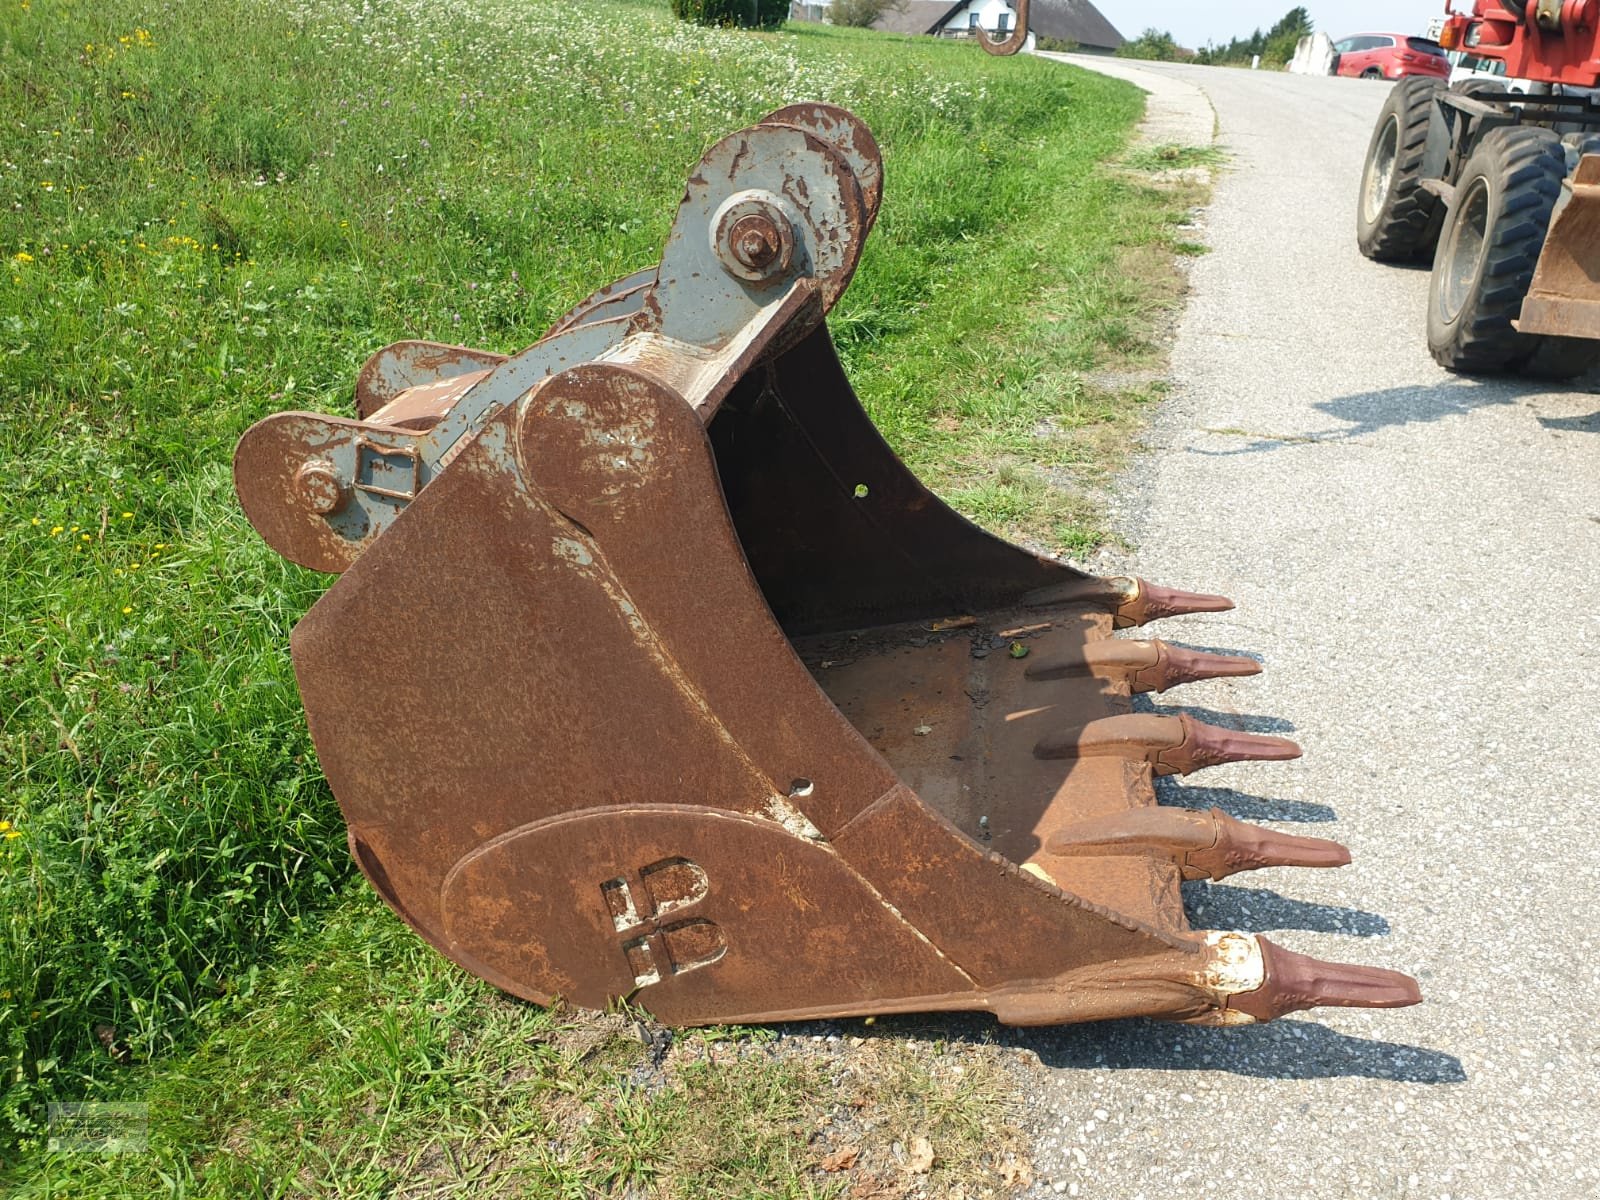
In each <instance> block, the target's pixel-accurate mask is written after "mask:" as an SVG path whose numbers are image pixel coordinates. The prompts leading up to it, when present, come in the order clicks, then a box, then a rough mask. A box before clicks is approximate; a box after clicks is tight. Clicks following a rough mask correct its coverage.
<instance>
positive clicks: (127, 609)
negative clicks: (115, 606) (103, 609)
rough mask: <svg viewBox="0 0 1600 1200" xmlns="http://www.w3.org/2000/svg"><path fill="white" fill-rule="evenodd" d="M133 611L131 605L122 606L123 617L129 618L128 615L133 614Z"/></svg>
mask: <svg viewBox="0 0 1600 1200" xmlns="http://www.w3.org/2000/svg"><path fill="white" fill-rule="evenodd" d="M132 611H133V605H131V604H124V605H123V606H122V615H123V616H127V615H128V614H129V613H131V612H132Z"/></svg>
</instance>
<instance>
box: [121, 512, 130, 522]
mask: <svg viewBox="0 0 1600 1200" xmlns="http://www.w3.org/2000/svg"><path fill="white" fill-rule="evenodd" d="M122 519H123V520H124V521H131V520H133V514H132V513H131V512H125V513H123V514H122Z"/></svg>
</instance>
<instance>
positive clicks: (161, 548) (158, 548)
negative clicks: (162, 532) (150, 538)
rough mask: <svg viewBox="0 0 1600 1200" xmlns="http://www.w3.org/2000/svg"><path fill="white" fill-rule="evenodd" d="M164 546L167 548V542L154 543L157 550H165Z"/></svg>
mask: <svg viewBox="0 0 1600 1200" xmlns="http://www.w3.org/2000/svg"><path fill="white" fill-rule="evenodd" d="M166 548H167V544H166V543H165V542H157V543H156V549H157V550H165V549H166Z"/></svg>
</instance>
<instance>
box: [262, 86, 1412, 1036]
mask: <svg viewBox="0 0 1600 1200" xmlns="http://www.w3.org/2000/svg"><path fill="white" fill-rule="evenodd" d="M883 187H884V177H883V162H882V158H881V155H880V152H879V150H878V147H877V145H876V143H875V142H874V139H873V137H872V134H871V132H870V131H869V130H868V129H867V127H866V126H865V125H864V124H863V123H862V122H861V121H859V120H858V119H857V118H856V117H854V116H853V115H852V114H850V113H849V112H847V111H845V110H842V109H839V108H835V107H831V106H828V105H824V104H800V105H794V106H791V107H787V108H784V109H780V110H779V111H777V112H774V113H772V114H771V115H769V116H768V117H766V118H765V119H764V120H762V121H760V122H759V123H757V124H756V125H754V126H752V127H750V128H747V129H743V130H740V131H738V132H736V133H734V134H731V135H730V136H728V137H726V138H724V139H723V140H722V141H720V142H718V143H717V144H716V145H714V146H712V147H711V148H710V149H709V150H707V151H706V153H705V155H704V156H703V157H702V158H701V160H700V161H699V162H698V163H697V164H695V165H694V167H693V169H692V170H691V171H690V174H689V178H688V183H687V185H686V188H685V191H684V194H683V199H682V201H681V203H680V205H679V209H678V213H677V217H676V220H675V222H674V224H673V226H672V230H671V232H670V234H669V236H668V237H667V240H666V244H665V247H664V249H663V250H662V254H661V259H660V262H659V264H658V265H656V266H653V267H650V268H648V269H646V270H642V271H639V272H637V273H636V274H633V275H630V276H628V277H627V278H625V279H622V280H619V281H617V282H615V283H612V284H610V285H609V286H607V287H604V288H602V289H601V290H599V291H597V292H595V293H594V294H593V295H592V296H590V297H589V298H588V299H587V300H585V301H583V302H582V303H581V304H579V305H578V306H577V307H576V308H574V309H573V310H572V311H571V312H570V313H568V314H567V315H566V316H565V317H563V318H562V319H561V320H559V321H557V322H556V323H555V325H554V326H553V327H552V328H551V329H550V330H549V332H548V333H546V334H545V336H544V337H543V338H541V339H540V340H539V341H538V342H536V343H535V344H534V345H532V346H531V347H529V348H527V349H525V350H523V351H522V352H521V353H519V354H515V355H510V356H508V355H505V354H502V353H499V352H496V351H491V350H482V349H472V348H468V347H463V346H448V345H440V344H436V343H428V342H419V341H405V342H400V343H397V344H395V345H392V346H389V347H388V348H386V349H384V350H381V351H379V352H378V353H377V354H375V355H374V356H373V357H372V358H371V359H370V360H369V361H368V362H367V364H366V365H365V366H364V367H363V368H362V369H361V370H360V372H359V374H358V376H357V378H356V383H355V389H354V392H355V395H354V402H355V403H354V407H355V413H354V415H353V416H350V417H340V416H328V415H322V414H317V413H309V412H289V413H279V414H277V415H273V416H269V417H267V418H265V419H263V420H262V421H260V422H258V423H257V424H256V425H254V426H253V427H252V428H251V429H250V430H249V431H248V432H246V433H245V435H244V436H243V438H242V439H241V441H240V442H239V445H238V448H237V451H236V454H235V461H234V476H235V481H236V486H237V491H238V496H239V499H240V502H241V503H242V505H243V508H244V511H245V513H246V514H247V515H248V517H249V519H250V521H251V522H252V523H253V524H254V526H255V528H256V530H257V531H258V532H259V533H260V534H261V536H262V537H263V538H265V539H266V541H267V542H268V543H270V544H271V545H272V546H273V547H274V548H275V549H276V550H278V551H279V552H280V553H281V554H283V555H284V556H286V557H287V558H289V559H291V560H293V561H294V562H296V563H300V564H302V565H304V566H306V567H310V568H313V569H315V570H317V571H323V572H328V573H331V574H334V575H336V576H337V578H336V579H335V580H334V581H333V582H332V585H331V586H330V587H329V588H328V590H327V592H326V593H325V594H324V595H323V596H322V597H321V598H320V599H319V600H318V601H317V603H316V604H315V605H314V606H313V607H312V608H311V609H310V611H309V612H308V613H307V614H306V615H305V617H304V618H303V619H302V620H301V621H300V623H299V624H298V625H297V626H296V628H295V629H294V631H293V633H292V635H291V638H290V645H291V650H292V655H293V660H294V669H295V675H296V680H297V683H298V686H299V689H300V693H301V697H302V699H303V701H304V705H305V710H306V715H307V719H308V722H309V725H310V730H311V734H312V737H313V739H314V741H315V744H316V747H317V752H318V755H319V757H320V760H321V764H322V767H323V770H324V771H325V773H326V775H327V778H328V781H329V783H330V784H331V786H332V789H333V792H334V795H335V796H336V797H337V799H338V802H339V804H340V807H341V809H342V812H343V814H344V817H345V819H346V821H347V823H348V827H349V844H350V850H351V853H352V855H353V856H354V858H355V861H356V862H357V863H358V864H359V866H360V869H361V870H362V872H363V873H364V874H365V876H366V878H367V879H368V880H369V881H370V882H371V885H372V887H373V888H374V889H376V890H377V892H378V893H379V894H380V895H381V896H382V897H383V899H384V900H385V901H386V902H387V903H388V904H389V906H390V907H391V908H393V910H394V911H395V913H396V914H397V915H398V916H399V917H400V918H401V919H402V920H404V921H406V922H407V923H408V924H409V925H410V926H411V927H412V928H413V929H414V930H415V931H416V932H417V934H418V935H419V936H421V937H423V938H425V939H427V940H428V941H429V942H430V943H432V945H433V946H435V947H436V948H437V949H438V950H439V952H440V953H442V954H444V955H446V956H448V957H449V958H451V959H452V960H454V961H455V962H456V963H458V964H460V965H461V966H462V967H464V968H465V969H467V970H468V971H471V972H473V973H475V974H477V975H479V976H481V977H482V978H484V979H486V980H489V981H490V982H491V983H493V984H495V985H497V986H498V987H500V988H502V989H504V990H506V991H507V992H511V993H513V994H515V995H517V996H521V997H524V998H526V999H528V1000H531V1001H535V1002H537V1003H541V1004H545V1003H550V1002H552V1001H553V1000H554V999H556V998H557V997H561V998H563V999H564V1000H566V1001H568V1002H571V1003H574V1004H577V1005H581V1006H591V1007H601V1006H605V1005H608V1004H610V1003H612V1002H615V1001H618V1000H622V999H627V1000H631V1001H632V1002H633V1003H635V1004H637V1005H639V1006H641V1007H642V1008H644V1009H646V1010H648V1011H649V1012H650V1013H652V1014H654V1016H656V1017H657V1018H659V1019H660V1020H662V1021H665V1022H669V1023H674V1024H703V1023H712V1022H748V1021H787V1020H796V1019H802V1018H820V1017H841V1016H848V1015H861V1014H876V1013H894V1012H932V1011H953V1010H974V1011H988V1012H992V1013H994V1014H997V1015H998V1017H999V1018H1000V1020H1002V1021H1006V1022H1011V1023H1016V1024H1047V1023H1056V1022H1068V1021H1087V1020H1095V1019H1100V1018H1108V1017H1120V1016H1140V1015H1143V1016H1152V1017H1163V1018H1169V1019H1173V1020H1179V1021H1189V1022H1198V1023H1203V1024H1215V1025H1233V1024H1249V1023H1252V1022H1256V1021H1265V1020H1268V1019H1271V1018H1273V1017H1276V1016H1280V1015H1282V1014H1284V1013H1287V1012H1295V1011H1299V1010H1302V1009H1306V1008H1310V1007H1312V1006H1315V1005H1346V1006H1374V1007H1393V1006H1400V1005H1406V1004H1413V1003H1416V1002H1417V1001H1418V1000H1419V999H1420V996H1419V994H1418V991H1417V987H1416V984H1415V983H1414V982H1413V981H1412V980H1411V979H1410V978H1408V977H1407V976H1405V975H1402V974H1399V973H1397V972H1394V971H1389V970H1384V969H1381V968H1377V967H1365V966H1349V965H1343V964H1337V963H1326V962H1321V961H1318V960H1316V959H1313V958H1309V957H1306V956H1304V955H1301V954H1297V953H1295V952H1293V951H1291V950H1289V949H1286V948H1284V947H1281V946H1279V945H1278V944H1276V943H1275V942H1273V941H1269V940H1268V939H1267V938H1265V937H1259V936H1256V935H1255V934H1253V933H1249V932H1239V931H1232V930H1196V929H1192V928H1191V927H1190V925H1189V923H1188V921H1187V919H1186V917H1185V911H1184V906H1183V899H1182V895H1181V893H1180V884H1181V883H1182V882H1183V881H1185V880H1195V879H1202V878H1208V879H1221V878H1223V877H1225V876H1228V875H1230V874H1233V873H1234V872H1238V871H1244V870H1250V869H1253V868H1258V867H1274V866H1288V865H1292V866H1304V867H1337V866H1340V865H1342V864H1344V863H1345V862H1347V861H1348V860H1349V855H1348V853H1347V852H1346V851H1345V849H1344V848H1343V847H1342V846H1340V845H1338V844H1337V843H1334V842H1330V841H1326V840H1323V839H1319V838H1310V837H1302V836H1298V835H1291V834H1286V833H1282V832H1278V831H1276V830H1272V829H1267V828H1261V827H1257V826H1253V825H1248V824H1245V823H1243V822H1240V821H1238V820H1235V819H1233V818H1232V817H1230V816H1229V815H1227V814H1226V813H1224V812H1223V811H1221V810H1220V809H1216V808H1213V809H1211V810H1209V811H1204V812H1201V811H1191V810H1189V809H1185V808H1179V807H1171V806H1167V805H1162V804H1159V803H1157V798H1156V795H1155V791H1154V788H1153V780H1154V779H1155V778H1156V777H1157V776H1162V775H1169V774H1175V773H1188V772H1191V771H1195V770H1199V769H1202V768H1205V767H1209V766H1213V765H1216V764H1219V763H1229V762H1235V761H1240V760H1248V759H1290V758H1294V757H1296V756H1298V754H1299V753H1300V751H1299V748H1298V747H1297V746H1296V745H1295V744H1294V743H1293V742H1290V741H1287V740H1285V739H1282V738H1277V737H1268V736H1262V735H1258V734H1254V733H1248V732H1242V731H1239V730H1236V729H1231V728H1222V727H1218V726H1212V725H1207V724H1204V723H1202V722H1200V721H1197V720H1194V719H1193V718H1192V717H1191V716H1190V715H1188V714H1186V713H1182V712H1162V711H1133V706H1132V702H1131V698H1132V697H1133V696H1134V695H1136V694H1138V693H1146V692H1162V691H1164V690H1166V689H1167V688H1170V687H1173V686H1175V685H1179V684H1183V683H1185V682H1188V681H1191V680H1198V679H1207V678H1215V677H1225V676H1241V677H1242V676H1248V675H1252V674H1254V673H1256V672H1257V671H1258V670H1259V669H1260V664H1259V663H1258V661H1257V660H1256V659H1254V658H1252V657H1250V656H1247V655H1241V654H1236V653H1217V652H1213V651H1209V650H1204V651H1203V650H1196V649H1190V648H1187V647H1184V646H1181V645H1174V644H1168V643H1166V642H1163V641H1160V640H1148V641H1138V640H1126V639H1123V638H1118V637H1113V636H1112V634H1113V632H1114V631H1115V630H1122V629H1128V628H1132V627H1134V626H1138V625H1143V624H1145V623H1146V622H1149V621H1153V620H1156V619H1158V618H1162V617H1167V616H1171V615H1175V614H1181V613H1196V612H1202V613H1203V612H1216V611H1223V610H1226V609H1228V608H1230V607H1231V605H1230V603H1229V602H1228V601H1227V600H1226V599H1224V598H1222V597H1220V596H1215V595H1206V594H1198V593H1189V592H1183V591H1178V590H1174V589H1170V588H1165V587H1159V586H1156V585H1153V584H1150V583H1147V582H1145V581H1143V580H1139V579H1133V578H1100V577H1096V576H1094V575H1090V574H1086V573H1084V572H1082V571H1080V570H1077V569H1075V568H1074V567H1072V566H1070V565H1069V564H1067V563H1066V562H1063V561H1061V560H1058V559H1056V558H1052V557H1048V556H1043V555H1040V554H1036V553H1032V552H1029V551H1027V550H1024V549H1022V548H1020V547H1017V546H1014V545H1011V544H1009V543H1007V542H1005V541H1003V540H1001V539H999V538H997V537H994V536H992V535H991V534H989V533H987V532H985V531H983V530H981V529H979V528H978V527H976V526H974V525H972V524H971V523H969V522H968V521H966V520H965V519H963V518H962V517H960V516H959V515H957V514H956V513H955V512H954V511H953V510H951V509H950V508H948V507H947V506H946V505H944V504H943V503H942V502H941V501H940V500H939V499H938V498H937V497H936V496H934V495H933V494H932V493H931V492H930V491H928V489H927V488H925V487H924V486H923V485H922V484H921V483H920V482H919V481H918V480H917V479H916V478H915V477H914V476H913V475H912V474H911V472H910V471H909V470H908V469H907V468H906V466H905V465H904V464H903V463H902V462H901V460H900V459H899V458H898V457H897V456H896V455H895V453H894V452H893V450H891V449H890V447H889V446H888V445H887V443H885V441H884V440H883V438H882V437H880V436H879V434H878V432H877V430H876V429H875V428H874V426H873V424H872V421H871V419H870V418H869V417H868V416H867V414H866V412H865V411H864V410H863V408H862V406H861V403H860V401H859V400H858V399H857V397H856V395H855V393H854V392H853V391H852V389H851V387H850V384H849V381H848V380H847V379H846V377H845V373H844V371H843V369H842V368H841V365H840V362H839V358H838V356H837V355H836V353H835V350H834V346H833V343H832V341H831V339H830V338H829V335H828V329H827V325H826V322H825V317H826V315H827V313H828V311H829V309H830V308H831V307H832V306H833V304H834V303H835V302H836V301H837V300H838V298H839V296H840V295H841V293H843V292H844V290H845V288H846V287H847V285H848V284H849V281H850V277H851V274H852V272H853V271H854V270H855V267H856V264H857V262H858V261H859V259H860V255H861V251H862V247H863V245H864V244H865V241H866V238H867V236H868V233H869V232H870V230H871V228H872V225H873V221H874V219H875V217H876V215H877V212H878V208H879V203H880V200H881V197H882V194H883Z"/></svg>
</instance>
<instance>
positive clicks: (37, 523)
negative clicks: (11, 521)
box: [33, 517, 44, 525]
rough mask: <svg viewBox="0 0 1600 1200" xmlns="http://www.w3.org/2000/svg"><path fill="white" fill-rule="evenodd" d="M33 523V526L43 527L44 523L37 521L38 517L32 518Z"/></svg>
mask: <svg viewBox="0 0 1600 1200" xmlns="http://www.w3.org/2000/svg"><path fill="white" fill-rule="evenodd" d="M33 523H34V524H35V525H43V524H44V522H43V521H41V520H39V518H38V517H35V518H34V519H33Z"/></svg>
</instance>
